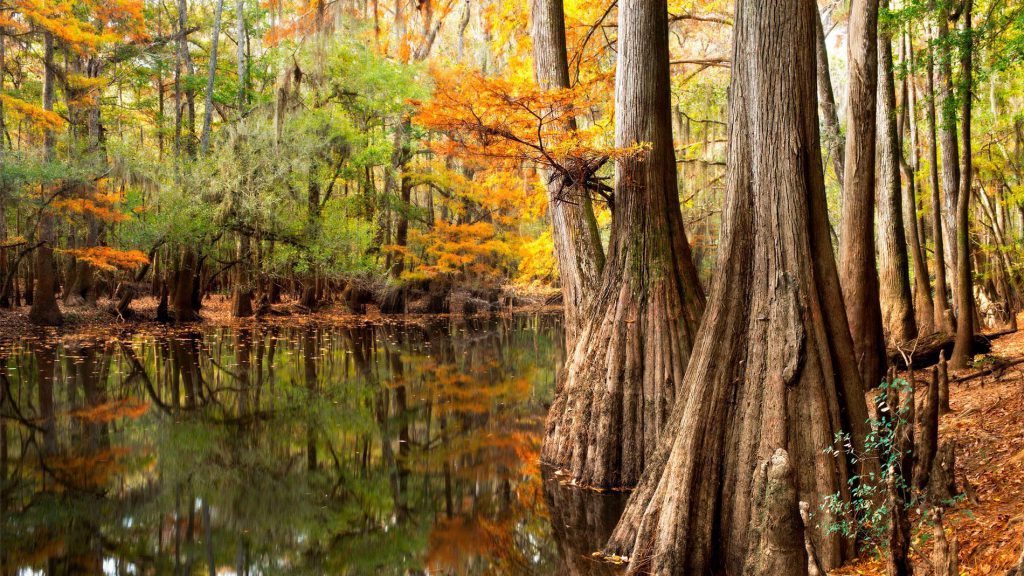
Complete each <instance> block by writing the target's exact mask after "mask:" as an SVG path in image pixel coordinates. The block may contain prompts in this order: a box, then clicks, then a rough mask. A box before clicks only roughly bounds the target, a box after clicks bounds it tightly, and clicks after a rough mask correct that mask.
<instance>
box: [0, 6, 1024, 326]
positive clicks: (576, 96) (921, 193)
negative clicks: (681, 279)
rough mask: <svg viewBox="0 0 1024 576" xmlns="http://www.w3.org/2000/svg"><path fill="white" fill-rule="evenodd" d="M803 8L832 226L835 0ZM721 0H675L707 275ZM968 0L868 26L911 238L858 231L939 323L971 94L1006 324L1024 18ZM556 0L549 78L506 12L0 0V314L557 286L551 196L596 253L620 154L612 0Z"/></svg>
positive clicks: (693, 209) (683, 183)
mask: <svg viewBox="0 0 1024 576" xmlns="http://www.w3.org/2000/svg"><path fill="white" fill-rule="evenodd" d="M820 8H821V16H822V31H821V34H820V35H819V45H818V47H817V51H818V55H819V58H820V65H819V67H818V84H819V90H820V109H821V121H822V134H823V138H822V140H823V147H824V153H825V166H826V183H827V186H828V197H829V211H830V214H831V217H832V219H833V235H834V238H833V241H834V243H835V244H836V245H837V246H838V244H839V242H838V236H835V235H836V234H837V233H838V232H839V231H840V226H839V220H840V214H841V198H840V192H841V188H842V186H841V180H842V178H841V177H837V171H838V173H839V174H840V175H841V172H842V169H843V156H844V153H843V147H844V137H845V133H846V128H845V127H844V126H843V125H842V123H841V122H840V121H839V120H838V119H840V118H845V117H846V108H847V107H848V102H847V100H848V98H849V96H848V90H847V86H846V83H847V60H848V58H847V44H848V40H849V32H848V16H849V15H848V10H849V9H848V7H847V6H845V4H843V3H831V4H828V5H824V6H821V7H820ZM732 10H733V6H731V5H729V3H724V2H717V3H716V2H672V3H670V6H669V13H670V27H671V34H670V39H669V43H670V51H671V70H672V75H671V88H672V107H671V110H672V136H673V140H674V142H675V149H676V150H675V152H676V162H677V164H678V166H679V168H678V192H679V198H680V203H681V207H682V211H683V218H684V221H685V224H686V230H687V232H688V240H689V243H690V244H691V247H692V251H693V260H694V263H695V265H696V267H697V271H698V274H699V277H700V278H701V280H702V282H703V283H704V284H705V285H706V284H707V283H708V281H709V279H710V277H711V274H712V272H713V267H714V255H715V253H716V248H717V241H718V230H719V222H720V211H721V205H722V196H723V190H724V186H725V182H724V176H725V140H726V125H725V124H726V98H727V83H728V81H729V76H730V74H729V72H730V70H729V69H730V40H731V27H732V24H733V15H732V13H731V12H732ZM951 10H955V11H956V12H957V13H956V14H950V11H951ZM968 10H970V12H971V15H973V22H972V24H971V25H970V26H971V27H970V28H968V27H967V26H966V25H965V23H964V22H965V19H964V18H963V17H962V16H963V13H964V7H963V6H959V7H956V6H946V7H943V6H937V5H936V4H935V3H934V2H919V1H914V2H903V3H900V4H899V5H893V6H888V7H883V9H882V10H881V14H880V16H879V22H880V24H879V30H881V31H882V34H883V35H884V36H885V37H886V42H885V44H886V45H887V47H888V49H887V52H888V54H889V56H888V57H889V58H890V59H891V62H892V64H891V66H890V65H882V66H880V69H881V70H883V71H887V72H888V73H889V79H888V81H887V82H888V85H886V82H882V84H883V85H886V86H885V88H886V89H887V90H888V96H889V98H882V99H880V102H886V103H887V104H888V106H890V107H893V109H892V110H890V111H889V112H887V114H889V115H891V116H893V117H894V118H895V122H894V125H893V126H892V127H891V130H890V132H891V134H890V133H886V134H885V136H886V138H882V139H880V142H881V141H882V140H886V141H888V140H889V139H890V138H889V137H890V136H891V137H892V138H894V144H895V148H896V150H897V152H898V161H897V164H896V165H895V166H893V165H890V166H889V167H888V174H889V176H888V177H889V178H895V179H896V181H897V182H899V181H900V179H902V188H903V191H902V198H903V199H902V200H901V194H900V190H898V189H897V190H896V191H895V194H893V193H889V194H887V195H884V196H883V195H882V192H881V191H884V190H885V189H886V188H887V186H881V185H880V186H879V190H880V193H879V194H880V198H879V203H878V204H879V205H878V219H879V222H880V223H881V224H883V225H886V226H888V224H886V223H891V222H893V221H894V220H896V221H899V225H898V227H894V226H889V227H890V228H892V229H893V230H894V231H899V233H900V234H904V233H905V238H906V241H905V242H904V241H903V239H900V241H899V242H896V243H895V245H894V244H893V242H892V241H891V240H887V238H888V237H887V236H886V235H885V234H881V233H879V238H878V246H879V254H880V256H879V261H880V263H881V264H882V266H881V271H880V274H881V275H882V277H883V282H882V293H883V294H882V296H883V299H887V301H888V302H894V301H897V300H899V299H901V298H906V296H907V294H906V290H905V288H904V287H902V286H900V285H899V282H898V281H896V282H895V285H894V283H893V282H887V281H886V280H885V274H886V273H887V271H888V268H887V267H886V263H887V262H888V261H889V260H893V261H895V262H896V264H894V266H902V268H907V266H908V263H907V262H909V272H903V273H902V277H903V278H904V280H903V282H904V283H907V282H908V281H912V282H914V284H912V291H913V299H914V302H913V305H915V306H916V307H917V316H918V323H919V324H922V325H923V326H922V327H923V328H924V329H925V330H924V331H931V330H932V328H933V327H934V326H935V323H936V322H937V321H941V314H940V315H939V316H938V317H933V316H934V315H933V314H929V313H928V312H927V309H928V307H929V306H932V307H934V303H929V301H930V300H932V292H933V290H932V289H931V288H930V284H931V283H935V284H939V285H938V286H936V290H935V291H936V292H938V297H941V298H947V299H948V298H951V297H952V288H951V287H947V285H948V284H951V283H952V282H953V280H954V278H955V266H956V261H955V252H956V246H955V243H956V238H955V234H954V233H953V230H955V226H954V225H953V224H954V223H955V222H954V219H955V217H956V214H955V208H956V205H955V201H956V194H955V193H951V192H948V191H946V192H943V191H942V190H940V189H939V188H938V183H939V181H940V180H941V181H946V179H947V178H950V179H952V181H955V180H956V179H957V178H959V175H958V173H959V172H961V170H960V166H959V165H958V163H959V162H960V161H959V159H958V158H957V154H958V150H957V137H958V136H960V134H959V132H960V129H959V128H958V126H959V124H958V117H961V118H962V110H963V109H964V104H966V103H967V102H968V101H970V102H971V103H972V104H973V106H970V107H968V108H967V110H969V111H970V112H969V114H970V119H969V121H970V122H971V123H972V127H973V128H972V130H970V131H969V132H968V134H969V135H970V146H965V145H961V147H962V148H963V152H962V154H965V155H968V156H969V158H968V159H967V160H969V161H970V164H971V165H972V168H973V169H972V171H971V174H972V176H973V177H972V178H971V180H970V182H966V183H965V186H964V189H968V188H969V189H970V193H969V194H968V197H969V203H970V207H969V211H970V214H971V217H970V220H969V242H970V246H971V259H972V260H973V263H974V266H973V268H972V270H973V275H974V280H975V282H974V285H975V290H976V291H977V292H978V298H979V299H980V301H979V312H980V320H981V321H982V322H983V323H985V324H987V325H994V324H997V323H1002V322H1008V321H1010V320H1011V319H1012V317H1013V314H1012V313H1011V311H1012V310H1014V309H1016V308H1017V306H1018V304H1019V300H1020V297H1021V295H1020V284H1021V282H1022V278H1021V269H1020V265H1019V263H1018V259H1017V258H1016V257H1015V256H1016V254H1017V251H1018V250H1019V248H1020V242H1021V230H1022V218H1024V203H1022V197H1021V190H1020V178H1021V170H1022V161H1024V145H1022V142H1021V141H1022V139H1024V121H1022V118H1021V113H1020V110H1021V98H1022V93H1021V90H1022V87H1021V84H1020V78H1019V76H1018V71H1019V69H1020V68H1019V67H1020V61H1021V59H1022V58H1024V54H1022V48H1021V44H1022V42H1024V40H1022V35H1021V30H1022V27H1024V24H1022V20H1021V19H1022V16H1021V9H1020V7H1019V6H1016V5H1014V3H1012V2H1009V3H1008V2H1005V1H1002V0H993V1H992V2H981V3H977V4H972V5H971V6H970V7H969V8H968ZM564 12H565V14H564V21H565V34H566V38H567V43H566V45H567V47H568V50H567V61H568V72H569V75H568V78H567V80H568V81H567V82H565V83H564V87H562V86H561V84H563V83H561V82H556V83H555V84H552V83H551V82H546V81H544V79H543V78H541V77H540V76H538V72H537V70H539V68H538V67H537V66H536V62H537V61H538V60H537V56H536V55H537V54H538V49H540V50H541V52H543V48H544V46H536V45H535V40H532V38H531V33H530V32H531V18H530V6H529V5H528V3H525V2H524V3H510V2H496V1H486V0H481V1H479V2H477V1H471V0H466V1H455V0H451V1H445V2H436V1H433V0H427V1H423V0H419V1H416V2H412V1H406V0H397V1H396V2H371V1H356V2H345V1H337V2H310V3H305V2H298V3H288V2H284V1H281V2H265V3H259V2H249V3H246V2H244V1H241V0H240V1H239V2H236V3H235V4H233V5H225V4H224V3H223V2H220V1H219V0H218V1H217V2H193V3H189V2H185V1H181V2H176V3H175V2H136V1H130V0H126V1H123V2H117V3H113V4H108V3H101V2H71V3H53V2H36V1H27V0H26V1H22V0H16V1H8V2H5V3H4V4H2V5H0V15H2V20H0V70H2V74H0V94H2V107H0V133H2V138H0V154H2V156H0V159H2V162H0V239H2V240H0V242H2V248H0V282H2V284H0V286H2V290H0V305H3V306H5V307H11V306H18V305H22V304H31V305H33V315H32V317H33V319H34V320H35V321H36V322H37V323H43V324H53V323H57V322H59V321H60V319H61V317H60V310H59V309H58V308H57V305H56V301H55V300H52V299H51V298H50V297H49V294H50V293H55V294H56V295H57V297H58V298H60V299H62V300H63V304H64V305H77V304H81V303H83V302H86V303H89V304H94V303H96V302H97V301H98V300H100V299H102V298H112V299H113V302H112V303H111V305H110V306H109V307H110V308H111V309H112V310H113V311H114V312H116V313H117V314H120V315H121V316H127V315H128V314H130V313H131V304H132V300H133V298H135V297H136V296H137V295H145V294H151V295H152V296H154V297H156V298H157V299H158V300H160V306H159V315H160V316H161V317H162V318H175V319H178V320H190V319H194V318H196V317H197V314H198V311H199V309H200V308H201V307H202V304H203V300H204V298H205V297H206V296H207V295H209V294H214V293H222V294H230V295H231V298H232V312H233V314H234V315H236V316H247V315H250V314H252V313H254V312H260V311H267V310H269V308H268V306H270V305H272V304H274V303H277V302H280V301H281V298H283V297H292V298H295V299H296V300H297V301H298V302H299V303H301V305H302V306H303V307H305V308H307V309H315V308H317V307H319V306H321V305H323V304H324V303H325V302H327V301H336V300H342V301H344V303H345V304H347V305H348V306H349V307H350V308H352V309H353V310H354V311H358V312H361V311H363V310H364V308H365V305H366V304H374V305H376V306H379V307H380V308H381V310H383V311H385V312H441V311H448V310H451V309H453V307H454V308H458V310H462V309H463V307H465V306H469V308H468V309H467V310H470V311H472V310H477V309H487V308H492V307H496V306H498V305H500V304H504V305H511V304H516V303H525V302H534V303H535V302H537V300H538V295H540V296H539V297H540V299H543V297H544V296H545V295H547V296H551V290H550V289H549V288H550V287H552V286H556V285H557V282H558V276H559V270H558V268H559V267H558V266H557V265H556V259H555V255H554V252H553V245H554V244H555V242H554V241H553V238H552V232H551V227H550V225H549V224H548V211H549V210H548V204H549V202H548V200H549V194H550V195H551V196H550V198H551V199H553V200H556V203H564V204H570V205H582V204H585V205H586V209H587V210H588V211H593V212H594V214H595V217H594V218H593V221H594V225H595V226H596V227H597V230H596V231H595V234H597V235H598V236H599V237H600V238H601V239H602V240H603V242H605V243H607V236H608V229H609V226H610V224H609V223H610V220H611V213H612V211H613V207H614V198H613V195H612V189H611V187H610V179H611V174H612V165H613V164H614V160H615V159H616V158H620V157H622V156H627V155H629V154H635V153H637V150H636V149H633V150H631V149H630V148H628V147H627V148H622V147H618V148H617V147H615V146H614V139H613V130H614V126H613V110H612V108H613V103H612V100H613V98H612V93H613V82H614V73H615V55H616V28H617V25H616V17H615V13H616V4H615V3H614V2H591V1H579V2H575V1H573V2H568V3H567V4H566V6H565V9H564ZM952 16H956V18H952ZM965 57H966V58H967V59H968V60H969V61H970V63H969V65H968V66H966V67H965V66H964V65H962V61H963V60H964V58H965ZM825 64H828V65H827V66H826V65H825ZM538 78H540V80H541V81H540V82H539V83H538V81H537V79H538ZM539 84H540V85H543V87H544V88H549V90H542V89H541V88H540V87H539ZM550 88H555V89H553V90H550ZM883 91H884V90H883ZM881 93H882V92H880V94H881ZM967 94H970V95H971V96H972V97H971V98H970V99H969V100H968V99H967V97H966V95H967ZM880 106H881V104H880ZM943 139H946V140H943ZM939 140H942V141H941V142H937V141H939ZM949 141H951V142H952V146H953V148H952V149H950V145H949ZM943 144H945V145H943ZM643 146H644V143H642V142H637V143H636V148H637V149H641V148H643ZM940 148H941V149H940ZM937 151H938V153H937ZM880 170H881V168H880ZM556 180H560V181H562V182H567V183H568V184H569V186H565V185H562V186H552V185H550V184H551V183H552V182H554V181H556ZM573 184H582V185H580V186H577V187H576V188H573V187H572V185H573ZM556 187H558V188H560V189H564V190H583V192H575V193H572V194H570V193H568V192H567V193H564V194H562V196H561V197H560V196H559V193H558V192H552V189H553V188H556ZM897 188H899V184H898V183H897ZM883 200H885V201H883ZM563 201H564V202H563ZM936 215H938V216H939V217H938V218H936V217H934V216H936ZM894 216H895V218H894ZM937 224H938V225H939V226H938V228H937V226H936V225H937ZM883 227H885V226H882V225H880V228H883ZM939 228H941V230H942V233H941V234H936V230H937V229H939ZM904 231H905V232H904ZM937 236H945V238H944V240H945V250H942V248H941V247H939V248H938V249H936V248H937V247H936V246H935V239H936V237H937ZM897 245H898V246H897ZM904 245H905V246H906V247H905V248H904V247H903V246H904ZM943 253H944V254H945V256H944V257H943ZM890 254H891V255H892V256H890ZM936 255H938V257H940V258H943V260H944V262H945V265H944V266H937V265H936V262H937V260H936V258H937V256H936ZM902 268H901V269H902ZM943 268H945V269H944V270H943ZM942 276H944V278H942ZM932 278H934V279H935V280H934V281H931V279H932ZM453 289H455V292H456V294H455V298H454V299H453V298H452V292H453ZM545 289H548V290H546V291H545ZM40 294H41V295H42V296H43V300H44V301H43V302H38V301H37V300H39V298H38V295H40ZM531 296H533V297H532V298H531ZM453 303H454V304H453ZM898 305H899V304H892V306H898ZM894 322H897V321H894ZM897 323H898V322H897ZM893 329H894V330H902V328H899V327H893Z"/></svg>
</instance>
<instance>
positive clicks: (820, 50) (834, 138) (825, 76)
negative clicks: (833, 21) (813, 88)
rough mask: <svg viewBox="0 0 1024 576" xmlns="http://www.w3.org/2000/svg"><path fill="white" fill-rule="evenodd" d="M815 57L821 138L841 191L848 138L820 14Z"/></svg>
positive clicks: (815, 24) (816, 29)
mask: <svg viewBox="0 0 1024 576" xmlns="http://www.w3.org/2000/svg"><path fill="white" fill-rule="evenodd" d="M814 36H815V40H816V43H815V58H816V62H817V72H818V108H819V110H820V111H821V118H822V123H821V128H822V134H821V139H822V140H824V141H825V147H826V148H827V149H828V155H829V158H831V160H832V169H833V170H835V173H836V180H837V181H838V182H839V189H840V192H841V191H842V188H843V165H844V162H843V155H844V154H845V152H846V151H845V150H844V147H845V146H846V140H845V139H844V138H843V133H842V130H840V129H839V114H838V113H837V112H836V97H835V93H834V92H833V91H832V75H831V73H830V72H829V69H828V48H827V47H826V46H825V30H824V28H823V25H822V23H821V16H820V15H819V16H818V18H817V20H815V22H814Z"/></svg>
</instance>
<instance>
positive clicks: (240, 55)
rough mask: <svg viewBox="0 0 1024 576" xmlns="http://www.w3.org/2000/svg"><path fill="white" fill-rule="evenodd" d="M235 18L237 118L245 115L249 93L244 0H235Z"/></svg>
mask: <svg viewBox="0 0 1024 576" xmlns="http://www.w3.org/2000/svg"><path fill="white" fill-rule="evenodd" d="M235 10H236V11H235V18H236V25H237V28H236V30H235V34H236V35H237V36H238V41H237V46H238V51H237V53H236V64H237V72H238V118H239V120H241V119H242V118H244V117H245V106H246V104H248V94H249V62H248V60H249V59H248V58H247V57H246V53H245V51H246V48H248V45H249V34H248V33H247V32H246V29H245V0H236V1H235Z"/></svg>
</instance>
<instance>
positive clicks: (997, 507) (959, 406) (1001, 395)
mask: <svg viewBox="0 0 1024 576" xmlns="http://www.w3.org/2000/svg"><path fill="white" fill-rule="evenodd" d="M992 344H993V346H992V352H991V353H989V354H987V355H984V356H978V357H976V358H975V365H976V366H982V367H983V366H993V365H994V364H993V363H997V362H1012V361H1014V360H1020V359H1024V331H1020V332H1016V333H1014V334H1009V335H1006V336H1003V337H1001V338H999V339H997V340H994V341H993V343H992ZM977 371H978V370H977V369H969V370H963V371H960V372H957V373H955V374H953V373H951V374H950V406H951V407H952V409H953V412H952V413H951V414H948V415H946V416H943V417H942V422H941V428H940V432H939V437H940V441H941V440H943V439H946V438H950V437H952V438H954V439H955V440H956V444H957V454H956V457H957V469H958V472H957V475H958V479H957V480H958V481H957V486H958V488H959V489H960V490H961V491H962V492H964V493H965V498H963V499H962V501H961V502H960V503H959V504H957V505H956V506H955V507H954V508H953V509H952V510H949V511H947V513H946V533H947V535H948V536H947V537H955V538H956V540H957V541H958V544H959V550H960V554H959V558H960V573H961V574H963V575H971V576H974V575H979V576H983V575H987V574H994V575H998V576H1003V575H1004V574H1006V572H1007V570H1009V569H1010V567H1011V566H1013V565H1014V563H1015V562H1016V561H1017V559H1018V558H1019V557H1020V554H1021V545H1022V537H1024V364H1018V365H1016V366H1011V367H1008V368H1006V369H1005V370H1002V371H1000V370H995V371H994V372H993V373H992V374H988V375H984V376H981V377H977V378H974V379H972V380H970V381H967V382H962V383H954V382H953V379H954V378H956V377H965V376H970V375H972V374H974V373H976V372H977ZM916 378H917V380H918V381H920V380H921V379H922V378H927V373H922V371H918V373H917V375H916ZM965 478H966V482H967V484H969V486H965V482H964V480H965ZM918 524H919V525H918V526H917V530H922V529H923V528H926V527H924V526H921V525H920V523H918ZM912 552H913V559H914V563H915V568H916V573H918V574H932V571H931V568H930V564H929V562H928V561H927V558H928V556H929V555H930V554H931V544H930V543H929V542H927V541H924V542H922V541H920V540H918V541H916V544H915V548H914V550H913V551H912ZM833 574H834V575H838V574H872V575H874V574H885V569H884V566H883V564H882V563H881V562H880V561H879V560H878V559H877V558H864V559H862V560H861V561H859V562H857V563H855V564H853V565H851V566H847V567H844V568H843V569H841V570H837V571H834V572H833Z"/></svg>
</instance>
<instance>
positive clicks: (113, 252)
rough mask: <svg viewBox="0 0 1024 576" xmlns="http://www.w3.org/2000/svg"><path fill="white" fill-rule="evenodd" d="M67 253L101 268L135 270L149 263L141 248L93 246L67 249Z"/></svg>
mask: <svg viewBox="0 0 1024 576" xmlns="http://www.w3.org/2000/svg"><path fill="white" fill-rule="evenodd" d="M65 252H66V253H67V254H70V255H72V256H74V257H75V258H77V259H79V260H82V261H85V262H88V263H90V264H92V265H93V266H95V267H96V268H99V269H100V270H107V271H111V272H112V271H114V270H133V269H135V268H138V267H139V266H142V265H143V264H147V263H149V258H148V257H147V256H146V255H145V254H144V253H143V252H141V251H139V250H118V249H116V248H111V247H109V246H92V247H89V248H75V249H72V250H65Z"/></svg>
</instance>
